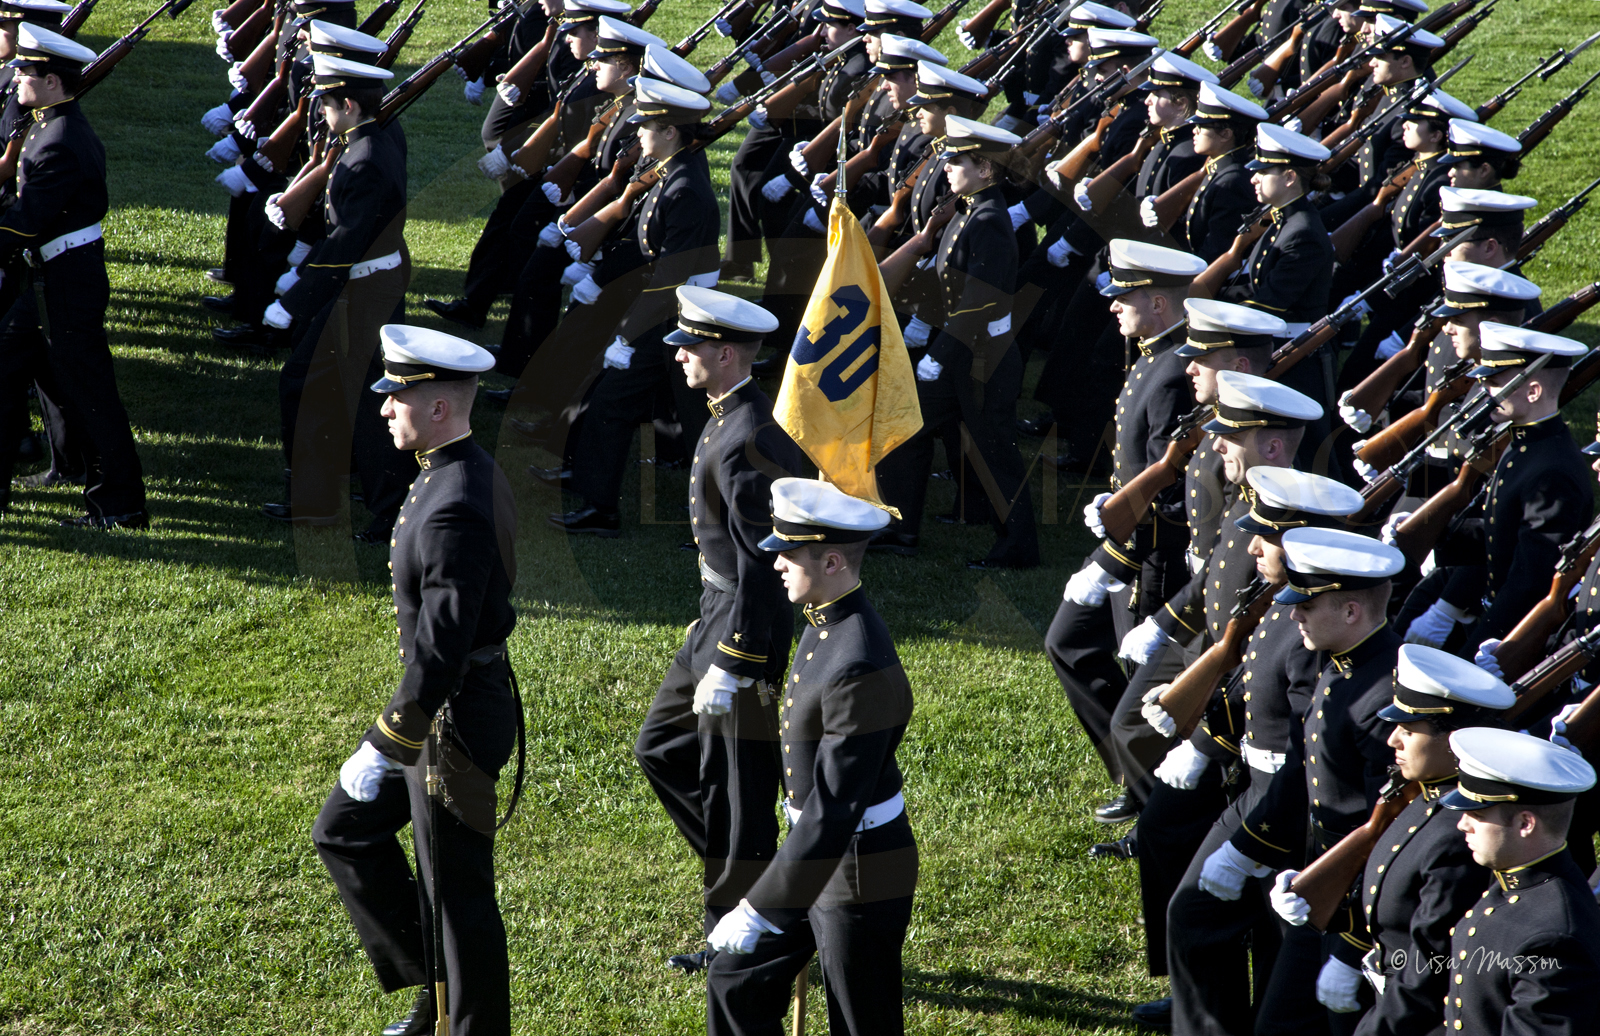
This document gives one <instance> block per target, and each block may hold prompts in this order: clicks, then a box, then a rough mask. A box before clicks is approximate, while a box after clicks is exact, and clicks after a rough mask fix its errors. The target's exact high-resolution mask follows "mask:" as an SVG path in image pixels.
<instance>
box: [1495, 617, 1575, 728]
mask: <svg viewBox="0 0 1600 1036" xmlns="http://www.w3.org/2000/svg"><path fill="white" fill-rule="evenodd" d="M1597 653H1600V626H1596V627H1595V628H1594V629H1592V630H1590V631H1589V632H1588V633H1585V634H1584V635H1583V636H1581V637H1579V638H1578V639H1577V640H1574V641H1570V642H1568V643H1566V644H1563V645H1561V647H1559V648H1557V649H1556V651H1555V653H1554V654H1552V655H1551V656H1550V657H1549V658H1546V659H1545V660H1544V661H1542V662H1540V663H1539V664H1538V665H1536V666H1534V667H1533V668H1532V669H1529V670H1528V671H1527V672H1526V673H1523V674H1522V676H1521V677H1520V678H1518V680H1517V681H1516V682H1515V683H1513V684H1512V685H1511V690H1512V692H1513V693H1515V694H1516V696H1517V700H1516V701H1515V702H1513V703H1512V705H1511V707H1510V708H1509V709H1507V710H1506V711H1505V712H1503V713H1501V717H1500V718H1501V722H1509V721H1511V720H1514V719H1517V718H1518V717H1520V716H1521V715H1522V714H1523V713H1525V712H1527V711H1528V710H1529V709H1531V708H1533V707H1534V706H1535V705H1537V704H1539V703H1540V702H1541V701H1543V700H1544V699H1545V698H1547V697H1549V695H1550V692H1551V691H1553V690H1555V689H1556V688H1557V687H1560V686H1561V685H1562V684H1564V683H1566V682H1567V680H1569V679H1571V678H1572V677H1574V676H1576V675H1577V674H1578V673H1579V672H1581V671H1582V670H1583V668H1584V667H1585V666H1587V665H1588V664H1589V663H1590V661H1592V660H1593V659H1594V656H1595V655H1596V654H1597ZM1597 693H1600V692H1597V691H1590V692H1589V696H1588V697H1587V698H1585V699H1584V700H1583V705H1582V706H1581V707H1580V708H1579V709H1578V712H1579V713H1580V714H1582V715H1583V719H1582V721H1581V722H1580V723H1578V724H1576V726H1577V731H1576V732H1577V733H1578V736H1577V737H1574V736H1573V735H1574V733H1575V731H1574V723H1573V720H1576V719H1578V717H1577V716H1569V717H1567V721H1566V722H1567V740H1568V741H1571V742H1572V743H1573V744H1574V745H1577V744H1578V743H1579V742H1580V740H1581V741H1582V742H1583V743H1584V744H1588V743H1590V742H1591V741H1592V740H1593V738H1594V733H1595V730H1594V725H1595V720H1596V718H1597V717H1596V715H1595V713H1596V711H1597V710H1596V709H1595V700H1596V695H1597Z"/></svg>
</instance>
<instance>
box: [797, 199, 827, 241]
mask: <svg viewBox="0 0 1600 1036" xmlns="http://www.w3.org/2000/svg"><path fill="white" fill-rule="evenodd" d="M800 223H801V225H802V226H804V227H805V228H806V229H807V230H809V231H811V232H812V233H813V234H826V233H827V232H828V228H827V227H825V226H823V225H822V217H821V216H818V215H817V210H816V209H813V208H812V207H811V206H809V205H808V206H806V214H805V215H804V216H802V217H800Z"/></svg>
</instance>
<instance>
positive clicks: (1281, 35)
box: [1217, 12, 1310, 90]
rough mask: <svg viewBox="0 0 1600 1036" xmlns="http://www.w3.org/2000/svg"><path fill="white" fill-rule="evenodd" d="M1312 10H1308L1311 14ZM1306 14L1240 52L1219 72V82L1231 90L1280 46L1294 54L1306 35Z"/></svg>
mask: <svg viewBox="0 0 1600 1036" xmlns="http://www.w3.org/2000/svg"><path fill="white" fill-rule="evenodd" d="M1309 13H1310V12H1307V14H1309ZM1305 23H1306V15H1301V16H1300V18H1298V19H1296V20H1295V21H1293V22H1291V23H1290V24H1289V25H1286V26H1284V27H1283V28H1282V29H1281V30H1279V31H1278V33H1277V34H1276V35H1275V36H1273V37H1272V38H1271V39H1269V40H1265V41H1263V42H1261V43H1257V44H1256V45H1255V46H1253V47H1251V48H1250V49H1249V50H1247V51H1245V52H1244V53H1243V54H1240V55H1239V56H1238V57H1236V58H1234V59H1233V60H1232V61H1231V62H1229V63H1228V67H1227V68H1224V69H1223V70H1222V71H1221V72H1218V73H1217V83H1218V85H1219V86H1221V87H1223V88H1224V89H1228V90H1231V89H1233V86H1234V84H1235V83H1237V82H1238V81H1239V80H1241V79H1243V78H1244V75H1245V73H1246V72H1248V71H1250V70H1251V69H1253V68H1255V67H1256V66H1257V65H1259V64H1261V60H1262V57H1263V55H1266V54H1268V53H1271V52H1273V51H1274V50H1276V49H1277V48H1278V47H1280V46H1281V47H1287V48H1288V49H1289V53H1290V54H1293V53H1294V52H1295V49H1296V48H1297V46H1298V45H1299V42H1300V38H1301V37H1302V36H1304V35H1305V32H1306V28H1305Z"/></svg>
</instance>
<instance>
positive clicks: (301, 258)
mask: <svg viewBox="0 0 1600 1036" xmlns="http://www.w3.org/2000/svg"><path fill="white" fill-rule="evenodd" d="M280 197H282V195H278V194H274V195H273V196H272V197H270V198H268V199H267V203H268V204H271V203H272V202H274V201H277V200H278V198H280ZM310 255H311V244H310V242H307V241H296V242H295V243H294V247H293V248H291V249H289V265H290V266H299V265H300V264H301V263H303V262H305V261H306V259H307V258H308V257H309V256H310Z"/></svg>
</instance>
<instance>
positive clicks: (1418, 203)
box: [1389, 151, 1450, 248]
mask: <svg viewBox="0 0 1600 1036" xmlns="http://www.w3.org/2000/svg"><path fill="white" fill-rule="evenodd" d="M1444 155H1445V152H1443V151H1439V152H1435V153H1433V154H1431V155H1418V156H1417V157H1416V158H1414V159H1412V161H1413V162H1414V163H1415V165H1416V167H1417V171H1416V172H1415V173H1412V174H1411V179H1410V180H1408V181H1407V182H1406V185H1405V187H1403V188H1401V190H1400V194H1399V196H1398V197H1396V198H1395V200H1394V207H1393V208H1391V209H1390V210H1389V229H1391V230H1392V231H1394V246H1395V247H1396V248H1404V247H1405V246H1406V245H1408V244H1410V243H1411V239H1412V238H1414V237H1416V236H1417V235H1418V234H1420V233H1422V232H1423V231H1424V230H1426V229H1428V228H1429V227H1430V226H1432V225H1433V223H1434V222H1435V221H1436V220H1438V218H1439V209H1440V203H1439V188H1441V187H1448V186H1450V167H1449V166H1447V165H1440V164H1439V159H1440V158H1442V157H1444Z"/></svg>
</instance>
